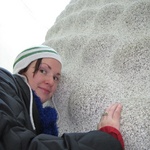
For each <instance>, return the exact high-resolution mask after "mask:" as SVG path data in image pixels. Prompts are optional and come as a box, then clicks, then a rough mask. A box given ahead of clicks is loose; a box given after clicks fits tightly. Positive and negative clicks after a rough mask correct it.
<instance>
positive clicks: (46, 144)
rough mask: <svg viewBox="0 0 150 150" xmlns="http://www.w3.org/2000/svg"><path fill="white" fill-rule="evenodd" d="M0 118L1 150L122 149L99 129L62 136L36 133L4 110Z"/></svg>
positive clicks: (118, 143) (114, 140)
mask: <svg viewBox="0 0 150 150" xmlns="http://www.w3.org/2000/svg"><path fill="white" fill-rule="evenodd" d="M6 109H7V107H6ZM0 120H1V125H0V137H1V140H0V149H1V150H14V148H15V150H122V147H121V144H120V142H119V141H118V140H117V139H115V138H114V137H112V136H111V135H109V134H107V133H105V132H101V131H91V132H88V133H68V134H64V135H63V136H62V137H56V136H50V135H46V134H40V135H36V134H35V133H33V132H32V131H31V130H29V129H27V128H25V127H24V126H22V125H20V124H18V123H17V120H16V119H14V118H13V117H12V116H11V115H9V114H8V113H6V112H4V110H3V113H2V112H0Z"/></svg>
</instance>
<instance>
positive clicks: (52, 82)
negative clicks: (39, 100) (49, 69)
mask: <svg viewBox="0 0 150 150" xmlns="http://www.w3.org/2000/svg"><path fill="white" fill-rule="evenodd" d="M45 83H46V84H49V85H50V86H53V85H54V78H53V76H48V77H47V78H46V80H45Z"/></svg>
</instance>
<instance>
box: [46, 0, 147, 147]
mask: <svg viewBox="0 0 150 150" xmlns="http://www.w3.org/2000/svg"><path fill="white" fill-rule="evenodd" d="M45 44H47V45H49V46H51V47H53V48H55V49H56V50H57V51H58V52H59V53H60V54H61V56H62V59H63V63H64V65H63V71H62V80H61V83H60V85H59V87H58V90H57V92H56V94H55V103H56V107H57V108H58V111H59V113H60V121H59V129H60V134H62V133H63V132H79V131H89V130H93V129H96V125H97V122H98V121H99V118H100V116H101V114H102V113H103V111H104V109H105V108H106V107H108V106H109V105H110V104H112V103H114V102H121V103H122V104H123V111H122V119H121V132H122V134H123V137H124V140H125V148H126V150H149V149H150V1H149V0H71V1H70V3H69V4H68V5H67V7H66V8H65V9H64V11H63V12H62V13H61V14H60V15H59V16H58V17H57V20H56V22H55V24H54V25H53V26H52V27H51V28H50V29H49V30H48V32H47V35H46V39H45Z"/></svg>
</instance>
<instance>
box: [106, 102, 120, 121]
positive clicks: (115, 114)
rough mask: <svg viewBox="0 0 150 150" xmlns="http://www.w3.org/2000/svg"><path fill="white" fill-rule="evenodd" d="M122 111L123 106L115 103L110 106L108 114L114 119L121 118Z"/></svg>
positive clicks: (107, 110)
mask: <svg viewBox="0 0 150 150" xmlns="http://www.w3.org/2000/svg"><path fill="white" fill-rule="evenodd" d="M121 110H122V105H121V104H119V103H115V104H112V105H110V106H109V107H108V108H107V109H106V112H107V113H108V115H109V117H112V118H114V119H115V118H118V119H119V118H120V115H121Z"/></svg>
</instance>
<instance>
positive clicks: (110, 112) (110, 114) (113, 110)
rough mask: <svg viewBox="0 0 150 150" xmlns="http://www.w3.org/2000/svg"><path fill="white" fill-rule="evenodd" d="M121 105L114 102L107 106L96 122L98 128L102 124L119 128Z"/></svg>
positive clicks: (102, 125)
mask: <svg viewBox="0 0 150 150" xmlns="http://www.w3.org/2000/svg"><path fill="white" fill-rule="evenodd" d="M121 111H122V105H121V104H119V103H115V104H113V105H111V106H109V107H108V108H107V109H106V111H105V113H104V114H103V115H102V117H101V119H100V122H99V123H98V127H97V128H98V129H100V128H102V127H104V126H111V127H114V128H116V129H117V130H120V117H121Z"/></svg>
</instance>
